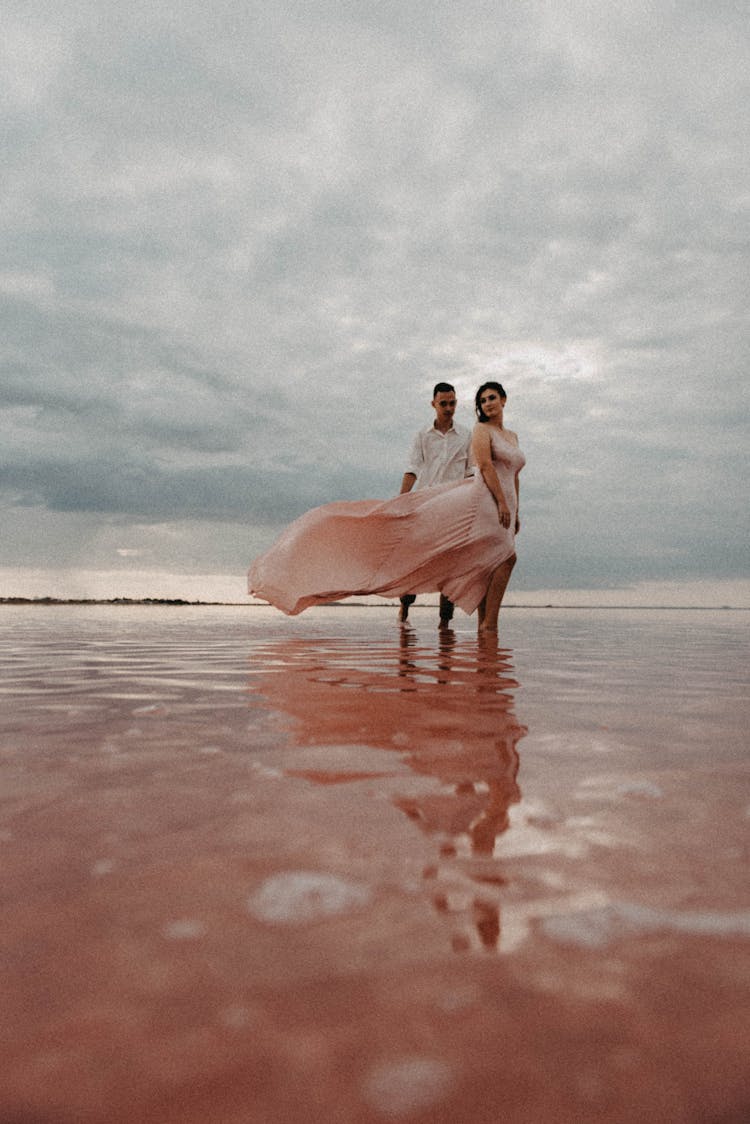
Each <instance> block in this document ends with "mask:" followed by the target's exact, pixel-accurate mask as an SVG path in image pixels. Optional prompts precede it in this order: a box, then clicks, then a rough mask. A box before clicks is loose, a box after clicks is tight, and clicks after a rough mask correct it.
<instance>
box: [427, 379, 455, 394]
mask: <svg viewBox="0 0 750 1124" xmlns="http://www.w3.org/2000/svg"><path fill="white" fill-rule="evenodd" d="M455 393H456V388H455V386H451V384H450V383H449V382H436V383H435V389H434V390H433V392H432V397H433V398H437V396H438V394H455Z"/></svg>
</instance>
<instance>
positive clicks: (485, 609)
mask: <svg viewBox="0 0 750 1124" xmlns="http://www.w3.org/2000/svg"><path fill="white" fill-rule="evenodd" d="M515 564H516V556H515V554H511V556H510V558H506V559H505V561H504V562H501V563H500V565H499V566H498V568H497V569H496V570H495V571H494V572H493V574H492V577H491V578H490V584H489V585H488V586H487V592H486V593H485V595H484V597H483V599H482V602H481V604H480V606H479V631H480V632H497V618H498V614H499V612H500V606H501V605H502V603H503V597H504V596H505V590H506V589H507V588H508V582H509V581H510V575H511V574H512V573H513V567H514V566H515Z"/></svg>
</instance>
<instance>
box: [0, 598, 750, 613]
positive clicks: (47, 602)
mask: <svg viewBox="0 0 750 1124" xmlns="http://www.w3.org/2000/svg"><path fill="white" fill-rule="evenodd" d="M397 604H398V603H397V602H396V601H393V602H391V601H384V602H383V603H382V605H374V604H372V603H371V602H365V601H329V602H328V603H327V604H326V605H325V606H319V607H320V608H326V609H388V608H394V607H396V606H397ZM2 605H11V606H13V605H36V606H45V607H49V606H59V605H110V606H113V607H114V608H119V607H124V608H129V607H132V606H137V605H145V606H148V607H153V606H155V605H159V606H165V607H170V606H176V607H178V608H200V607H205V608H210V607H213V608H221V607H224V608H240V609H268V608H270V607H271V606H268V605H266V604H265V603H264V602H260V601H188V600H186V599H185V598H182V597H109V598H96V597H0V606H2ZM415 608H416V609H430V608H437V602H435V603H434V605H433V604H432V603H431V602H425V603H423V604H422V605H416V606H415ZM507 609H532V610H535V611H536V610H539V609H576V610H580V609H593V610H597V611H606V610H608V609H617V610H633V611H634V612H648V611H653V610H659V611H660V612H665V611H675V612H685V611H695V612H704V613H719V612H730V613H747V612H750V606H746V605H556V604H554V603H553V602H549V603H547V604H545V605H513V604H508V605H503V612H505V611H506V610H507Z"/></svg>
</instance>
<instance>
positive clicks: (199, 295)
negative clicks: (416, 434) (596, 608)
mask: <svg viewBox="0 0 750 1124" xmlns="http://www.w3.org/2000/svg"><path fill="white" fill-rule="evenodd" d="M3 24H4V26H3V37H2V42H1V43H0V87H2V98H1V104H2V106H3V126H4V128H3V132H4V145H3V152H4V155H3V162H2V169H1V170H0V176H1V177H2V185H3V186H2V209H1V211H0V224H1V228H2V244H3V250H2V258H1V259H0V307H1V308H2V331H1V332H0V356H1V359H2V370H3V373H2V380H1V383H0V427H1V430H0V466H1V467H0V518H1V519H2V536H1V537H0V543H1V545H0V595H4V596H12V595H24V594H31V595H44V594H50V595H57V596H65V595H76V596H117V595H128V596H138V595H142V596H191V597H192V596H195V597H204V598H210V597H213V596H218V597H220V598H225V599H230V600H240V601H241V600H242V599H243V597H244V581H245V577H244V575H245V570H246V568H247V565H248V563H249V561H250V560H251V558H252V557H253V556H254V555H255V554H256V553H257V552H258V551H259V550H261V549H262V548H263V547H265V546H266V545H267V544H268V543H269V542H270V541H271V539H272V538H273V537H274V535H275V533H276V532H277V530H278V529H279V527H280V526H281V525H282V524H283V523H284V522H286V521H288V520H289V519H291V518H292V517H294V516H296V515H297V514H299V513H300V512H301V511H303V510H304V509H306V508H307V507H310V506H312V505H314V504H318V503H323V502H326V501H328V500H332V499H341V498H357V497H370V496H386V495H390V494H393V493H394V492H396V491H397V490H398V485H399V482H400V478H401V474H402V471H403V467H404V458H405V456H406V452H407V449H408V446H409V443H410V440H411V435H412V433H413V431H414V429H415V428H416V427H417V426H419V425H421V424H423V423H426V422H428V421H429V420H430V417H431V411H430V407H429V400H430V397H431V387H432V385H433V383H434V382H435V381H437V380H448V381H450V382H452V383H454V384H455V386H456V388H457V390H458V392H459V398H460V403H459V419H458V420H460V421H463V422H464V424H467V425H468V424H471V421H472V417H471V408H470V407H471V398H472V397H473V391H474V389H475V388H476V386H477V385H478V384H479V382H481V381H482V380H484V379H486V378H500V379H501V381H502V382H503V383H504V385H505V388H506V390H507V391H508V395H509V405H508V412H507V418H506V420H507V423H508V424H509V425H510V426H511V428H513V429H516V430H517V431H518V433H519V435H520V439H521V445H522V447H523V449H524V451H525V452H526V455H527V459H528V464H527V468H526V469H525V470H524V473H523V478H522V506H523V514H524V529H523V533H522V534H523V537H522V540H521V542H520V543H519V565H518V567H517V568H516V572H515V575H514V579H513V593H514V594H515V595H516V600H517V601H518V600H523V599H524V598H525V599H526V600H527V601H528V602H533V601H535V600H539V598H545V597H547V596H548V595H549V594H550V591H553V592H557V594H559V595H560V596H563V595H568V596H575V597H581V596H583V594H582V592H581V591H589V594H588V595H589V596H590V597H592V598H593V599H594V600H606V599H607V598H610V599H615V600H619V601H621V600H623V599H626V598H627V597H630V598H631V599H635V600H649V599H650V600H656V601H664V602H666V603H672V602H674V600H675V599H676V600H677V601H680V602H681V601H685V600H686V599H687V600H692V601H698V602H703V603H707V604H719V603H731V604H744V605H750V582H748V580H747V578H748V568H747V553H748V515H747V513H748V507H749V505H748V502H747V472H746V463H747V462H746V449H747V419H748V409H747V395H746V386H747V380H748V358H749V353H750V347H749V345H748V339H749V335H750V333H749V332H748V304H749V302H748V288H749V286H748V212H749V211H750V167H748V163H749V161H748V153H750V136H749V135H748V116H749V115H748V74H749V73H750V51H748V20H747V12H746V6H745V3H744V0H681V2H679V3H672V2H670V0H650V2H647V0H622V2H621V3H619V4H616V5H615V4H609V3H605V2H603V0H602V2H595V0H566V3H564V4H562V3H560V0H537V2H533V3H532V2H529V3H525V2H523V0H515V2H504V0H349V2H348V3H344V2H341V0H275V3H273V4H271V3H268V2H267V0H262V2H261V0H258V2H253V0H246V2H240V0H231V2H230V0H212V3H211V4H206V3H205V0H171V2H166V0H133V2H132V3H130V4H128V5H125V6H123V5H122V4H121V3H119V2H118V3H115V2H114V0H67V2H66V3H65V4H59V3H53V2H52V0H47V2H34V0H31V2H29V0H23V2H21V0H6V4H5V5H4V19H3Z"/></svg>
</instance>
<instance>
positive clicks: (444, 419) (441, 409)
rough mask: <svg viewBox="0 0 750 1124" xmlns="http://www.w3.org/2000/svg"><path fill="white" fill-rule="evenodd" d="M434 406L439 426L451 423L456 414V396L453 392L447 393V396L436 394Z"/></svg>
mask: <svg viewBox="0 0 750 1124" xmlns="http://www.w3.org/2000/svg"><path fill="white" fill-rule="evenodd" d="M432 406H433V409H434V410H435V420H436V421H437V422H438V424H441V423H442V424H446V423H450V422H452V421H453V415H454V414H455V412H456V396H455V394H454V393H453V391H452V390H449V391H446V392H445V394H436V395H435V397H434V398H433V399H432Z"/></svg>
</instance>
